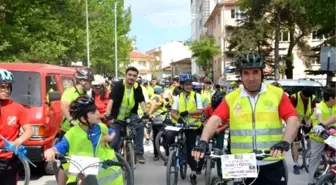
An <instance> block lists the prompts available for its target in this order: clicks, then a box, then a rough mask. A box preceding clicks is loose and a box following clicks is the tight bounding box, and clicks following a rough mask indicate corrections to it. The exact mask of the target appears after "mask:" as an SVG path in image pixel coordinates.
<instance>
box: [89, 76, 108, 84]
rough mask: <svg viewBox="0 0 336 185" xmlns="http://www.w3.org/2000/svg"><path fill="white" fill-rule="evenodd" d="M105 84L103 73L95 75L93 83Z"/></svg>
mask: <svg viewBox="0 0 336 185" xmlns="http://www.w3.org/2000/svg"><path fill="white" fill-rule="evenodd" d="M104 84H105V78H104V77H103V76H102V75H94V81H93V82H92V85H104Z"/></svg>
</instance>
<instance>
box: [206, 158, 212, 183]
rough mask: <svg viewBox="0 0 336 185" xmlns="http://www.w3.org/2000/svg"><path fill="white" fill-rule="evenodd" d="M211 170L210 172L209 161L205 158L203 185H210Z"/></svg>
mask: <svg viewBox="0 0 336 185" xmlns="http://www.w3.org/2000/svg"><path fill="white" fill-rule="evenodd" d="M211 170H212V165H211V159H210V158H207V159H206V167H205V185H210V184H211Z"/></svg>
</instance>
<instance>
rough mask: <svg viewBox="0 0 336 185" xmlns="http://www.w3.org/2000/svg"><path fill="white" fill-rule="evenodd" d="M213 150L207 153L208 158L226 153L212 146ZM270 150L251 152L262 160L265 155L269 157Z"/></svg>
mask: <svg viewBox="0 0 336 185" xmlns="http://www.w3.org/2000/svg"><path fill="white" fill-rule="evenodd" d="M213 150H214V151H213V152H211V154H210V155H209V157H210V158H220V157H221V156H222V155H226V154H225V153H224V151H222V150H220V149H218V148H213ZM270 152H271V151H270V150H256V151H254V152H253V153H255V155H256V159H257V160H259V161H260V160H263V159H264V158H266V157H271V156H270Z"/></svg>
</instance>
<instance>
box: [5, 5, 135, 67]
mask: <svg viewBox="0 0 336 185" xmlns="http://www.w3.org/2000/svg"><path fill="white" fill-rule="evenodd" d="M115 1H118V6H117V7H118V8H117V9H118V10H117V14H118V17H117V30H118V31H117V32H118V59H119V63H126V61H128V53H129V51H131V49H132V47H131V39H130V38H129V37H128V36H127V33H128V32H129V31H130V23H131V13H130V9H126V10H125V9H124V4H123V0H104V1H101V0H88V4H89V28H90V31H89V33H90V59H91V60H90V61H91V64H92V67H93V68H96V71H97V72H98V73H110V72H112V71H114V43H115V41H114V2H115ZM0 16H1V17H0V60H1V61H10V62H16V61H24V62H39V63H51V64H62V65H70V63H71V62H76V61H83V62H84V64H86V61H87V60H86V25H85V0H67V1H63V0H53V1H45V0H15V1H13V0H3V1H1V2H0ZM121 66H125V65H121Z"/></svg>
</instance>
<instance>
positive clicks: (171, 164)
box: [166, 150, 178, 185]
mask: <svg viewBox="0 0 336 185" xmlns="http://www.w3.org/2000/svg"><path fill="white" fill-rule="evenodd" d="M176 162H177V158H176V150H173V151H171V152H170V154H169V157H168V163H167V171H166V183H167V185H177V180H178V179H177V178H178V167H177V164H176ZM171 174H173V180H172V179H171Z"/></svg>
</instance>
